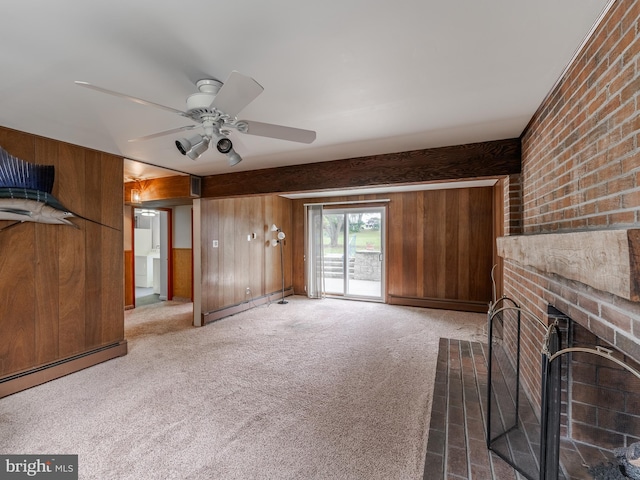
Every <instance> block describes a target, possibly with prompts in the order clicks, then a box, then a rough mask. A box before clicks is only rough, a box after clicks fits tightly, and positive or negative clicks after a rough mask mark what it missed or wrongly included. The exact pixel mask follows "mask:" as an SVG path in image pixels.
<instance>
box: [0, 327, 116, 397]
mask: <svg viewBox="0 0 640 480" xmlns="http://www.w3.org/2000/svg"><path fill="white" fill-rule="evenodd" d="M126 354H127V341H126V340H122V341H121V342H118V343H113V344H110V345H105V346H102V347H99V348H95V349H93V350H89V351H87V352H83V353H79V354H77V355H73V356H71V357H67V358H63V359H61V360H56V361H54V362H51V363H47V364H44V365H40V366H38V367H34V368H31V369H28V370H24V371H22V372H18V373H14V374H12V375H8V376H6V377H4V378H2V379H0V398H3V397H6V396H8V395H12V394H14V393H17V392H20V391H22V390H26V389H28V388H31V387H35V386H36V385H41V384H43V383H46V382H48V381H51V380H55V379H56V378H60V377H64V376H65V375H69V374H70V373H74V372H77V371H79V370H83V369H85V368H88V367H92V366H93V365H97V364H98V363H102V362H106V361H107V360H111V359H113V358H117V357H122V356H123V355H126Z"/></svg>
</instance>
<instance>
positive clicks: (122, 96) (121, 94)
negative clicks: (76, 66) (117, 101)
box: [75, 80, 188, 117]
mask: <svg viewBox="0 0 640 480" xmlns="http://www.w3.org/2000/svg"><path fill="white" fill-rule="evenodd" d="M75 84H76V85H80V86H81V87H85V88H90V89H91V90H96V91H98V92H102V93H106V94H108V95H114V96H116V97H120V98H126V99H127V100H131V101H132V102H135V103H138V104H140V105H147V106H150V107H156V108H161V109H162V110H166V111H168V112H172V113H177V114H178V115H182V116H183V117H188V115H187V114H186V113H185V112H183V111H182V110H178V109H175V108H171V107H166V106H164V105H160V104H159V103H154V102H150V101H148V100H143V99H141V98H138V97H132V96H131V95H126V94H124V93H119V92H114V91H113V90H107V89H106V88H102V87H98V86H96V85H92V84H90V83H88V82H81V81H78V80H76V82H75Z"/></svg>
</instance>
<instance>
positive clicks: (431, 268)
mask: <svg viewBox="0 0 640 480" xmlns="http://www.w3.org/2000/svg"><path fill="white" fill-rule="evenodd" d="M423 197H424V198H425V200H424V204H425V207H424V213H423V218H422V225H423V229H424V232H425V242H424V254H425V257H424V269H423V272H424V283H423V285H424V288H423V290H422V296H423V297H425V298H446V291H447V289H446V275H445V272H446V270H447V257H446V255H444V253H443V252H445V251H446V249H447V241H446V236H445V235H443V232H444V231H445V223H444V221H445V219H446V218H447V198H446V197H447V191H446V190H435V191H432V192H429V193H425V194H423ZM392 293H394V294H395V291H393V292H392ZM398 293H400V292H398Z"/></svg>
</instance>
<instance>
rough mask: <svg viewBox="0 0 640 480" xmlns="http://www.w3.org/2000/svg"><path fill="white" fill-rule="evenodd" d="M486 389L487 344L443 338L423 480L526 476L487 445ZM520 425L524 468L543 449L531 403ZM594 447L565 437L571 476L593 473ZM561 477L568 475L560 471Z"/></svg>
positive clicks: (517, 445) (516, 443) (517, 454)
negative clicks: (587, 461) (587, 464)
mask: <svg viewBox="0 0 640 480" xmlns="http://www.w3.org/2000/svg"><path fill="white" fill-rule="evenodd" d="M486 391H487V349H486V347H485V345H483V344H482V343H478V342H469V341H463V340H452V339H447V338H442V339H440V346H439V351H438V364H437V370H436V378H435V385H434V394H433V407H432V412H431V423H430V427H429V441H428V445H427V455H426V461H425V470H424V477H423V478H424V480H437V479H446V480H461V479H478V480H491V479H494V480H526V477H524V476H523V475H521V474H520V473H518V472H516V471H515V470H514V469H513V468H512V467H511V466H509V464H507V463H506V462H505V461H504V460H502V459H501V458H500V457H498V456H497V455H495V454H494V453H492V452H490V451H489V450H488V449H487V447H486V441H485V418H486V417H485V415H486V402H487V399H486ZM521 397H522V395H521ZM526 403H527V405H528V404H529V402H528V401H527V402H526ZM521 424H522V431H521V432H516V434H515V436H513V437H510V439H509V442H510V448H511V449H512V451H513V452H514V463H515V464H516V465H518V466H520V467H522V466H523V465H526V464H527V463H528V464H531V462H535V463H537V459H536V458H535V456H534V455H533V454H532V452H534V451H535V452H538V451H539V448H538V444H537V443H536V442H538V441H539V432H540V426H539V423H538V419H537V418H536V416H535V414H534V413H533V410H532V409H531V408H529V409H528V410H527V409H526V408H525V409H523V410H522V411H521ZM594 451H595V449H593V448H589V447H584V446H578V447H576V446H575V445H573V442H569V441H566V440H565V441H563V443H562V448H561V453H560V455H561V458H562V463H563V465H564V466H565V468H567V473H568V476H569V478H572V479H574V478H575V479H587V478H592V477H591V476H590V475H589V474H588V473H587V471H586V468H585V466H584V458H585V456H587V458H589V457H590V458H591V459H594V458H596V457H595V456H594V453H595V452H594ZM598 458H599V461H598V462H596V463H600V461H601V460H604V459H605V457H604V456H599V455H598ZM534 469H535V467H534ZM534 471H535V470H534ZM560 478H565V477H564V476H563V475H562V474H560Z"/></svg>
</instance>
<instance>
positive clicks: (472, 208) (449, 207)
mask: <svg viewBox="0 0 640 480" xmlns="http://www.w3.org/2000/svg"><path fill="white" fill-rule="evenodd" d="M376 199H378V200H380V199H389V200H390V201H389V202H388V203H387V205H388V211H387V279H388V283H387V295H388V301H389V302H390V303H397V304H408V305H420V306H433V307H437V306H442V307H445V308H457V309H467V310H474V311H478V310H480V311H486V305H487V302H488V301H489V300H490V299H491V280H490V273H491V267H492V265H493V255H494V253H493V252H494V246H493V244H494V238H495V237H494V224H493V207H494V205H493V203H494V193H493V188H492V187H480V188H459V189H447V190H427V191H419V192H407V193H393V194H386V195H364V196H356V197H338V198H336V197H331V198H326V199H313V201H312V202H310V201H309V200H308V199H307V200H295V201H294V202H293V215H294V240H295V245H294V247H293V252H294V254H293V258H294V265H293V274H294V281H293V285H294V290H295V292H296V293H299V294H304V292H305V291H304V261H303V258H304V257H303V254H304V203H322V202H323V201H326V202H340V201H359V200H376Z"/></svg>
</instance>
